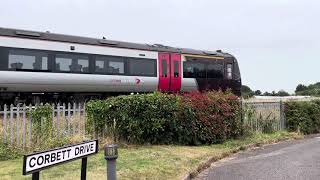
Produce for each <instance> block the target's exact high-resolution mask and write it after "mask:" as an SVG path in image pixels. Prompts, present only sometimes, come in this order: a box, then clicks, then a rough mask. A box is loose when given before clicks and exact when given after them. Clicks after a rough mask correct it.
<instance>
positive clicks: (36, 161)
mask: <svg viewBox="0 0 320 180" xmlns="http://www.w3.org/2000/svg"><path fill="white" fill-rule="evenodd" d="M97 152H98V140H92V141H86V142H83V143H80V144H75V145H70V146H65V147H61V148H56V149H52V150H48V151H44V152H36V153H33V154H29V155H24V157H23V173H22V174H23V175H27V174H31V173H35V172H39V171H41V170H43V169H45V168H49V167H52V166H55V165H58V164H61V163H65V162H69V161H72V160H76V159H84V158H86V157H87V156H89V155H93V154H96V153H97ZM85 161H86V159H85Z"/></svg>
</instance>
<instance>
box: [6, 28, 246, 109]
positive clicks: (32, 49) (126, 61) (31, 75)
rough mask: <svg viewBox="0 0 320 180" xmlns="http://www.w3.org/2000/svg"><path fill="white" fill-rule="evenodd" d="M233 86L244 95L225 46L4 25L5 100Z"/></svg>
mask: <svg viewBox="0 0 320 180" xmlns="http://www.w3.org/2000/svg"><path fill="white" fill-rule="evenodd" d="M228 88H230V89H231V90H232V91H233V92H234V93H235V94H236V95H240V88H241V76H240V70H239V66H238V62H237V60H236V58H235V57H234V56H232V55H231V54H228V53H224V52H222V51H200V50H194V49H186V48H174V47H169V46H164V45H161V44H153V45H150V44H137V43H129V42H121V41H112V40H107V39H105V38H103V39H95V38H87V37H78V36H70V35H62V34H54V33H50V32H35V31H26V30H17V29H7V28H0V98H1V102H10V103H11V102H12V101H13V100H16V101H24V102H26V103H30V102H32V101H45V102H51V101H70V99H72V100H75V101H84V100H86V99H87V98H92V97H105V96H109V95H116V94H125V93H131V92H153V91H163V92H190V91H197V90H200V91H202V90H213V89H214V90H218V89H222V90H225V89H228Z"/></svg>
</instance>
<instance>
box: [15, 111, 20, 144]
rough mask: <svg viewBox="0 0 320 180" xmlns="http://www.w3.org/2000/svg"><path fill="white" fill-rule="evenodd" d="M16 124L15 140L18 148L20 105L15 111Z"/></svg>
mask: <svg viewBox="0 0 320 180" xmlns="http://www.w3.org/2000/svg"><path fill="white" fill-rule="evenodd" d="M16 115H17V116H16V123H17V126H16V127H17V134H16V135H17V139H16V144H17V146H18V147H19V145H20V105H17V111H16Z"/></svg>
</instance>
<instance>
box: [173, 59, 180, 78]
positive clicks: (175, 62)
mask: <svg viewBox="0 0 320 180" xmlns="http://www.w3.org/2000/svg"><path fill="white" fill-rule="evenodd" d="M173 69H174V77H179V62H178V61H174V63H173Z"/></svg>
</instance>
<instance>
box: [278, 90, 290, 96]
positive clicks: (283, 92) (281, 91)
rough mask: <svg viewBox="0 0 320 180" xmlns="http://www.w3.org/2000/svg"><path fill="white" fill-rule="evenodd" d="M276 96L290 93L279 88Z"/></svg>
mask: <svg viewBox="0 0 320 180" xmlns="http://www.w3.org/2000/svg"><path fill="white" fill-rule="evenodd" d="M277 96H290V94H289V93H288V92H286V91H284V90H280V91H278V93H277Z"/></svg>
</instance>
